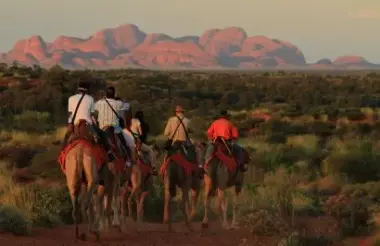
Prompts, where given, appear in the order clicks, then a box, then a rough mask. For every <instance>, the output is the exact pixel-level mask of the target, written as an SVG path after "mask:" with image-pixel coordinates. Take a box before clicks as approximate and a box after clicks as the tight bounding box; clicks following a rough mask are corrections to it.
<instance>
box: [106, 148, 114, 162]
mask: <svg viewBox="0 0 380 246" xmlns="http://www.w3.org/2000/svg"><path fill="white" fill-rule="evenodd" d="M107 158H108V161H110V162H112V161H114V160H116V156H115V155H114V153H113V152H112V151H111V150H108V151H107Z"/></svg>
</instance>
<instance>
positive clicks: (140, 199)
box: [121, 147, 156, 226]
mask: <svg viewBox="0 0 380 246" xmlns="http://www.w3.org/2000/svg"><path fill="white" fill-rule="evenodd" d="M144 154H145V153H143V152H142V151H140V150H139V147H137V148H135V156H136V157H137V158H136V164H135V165H133V166H132V167H131V168H130V170H128V174H127V175H128V177H127V180H126V182H125V183H124V189H123V191H122V193H121V220H122V223H123V224H124V223H125V221H124V219H125V218H126V214H125V212H126V211H125V198H126V195H127V192H128V191H129V195H128V196H127V201H128V202H127V204H128V218H129V219H130V220H131V219H132V202H133V199H134V200H135V202H136V206H137V216H136V221H137V223H138V225H139V226H140V225H141V223H142V222H143V218H144V201H145V198H146V196H147V195H148V193H149V191H150V190H151V189H152V187H153V174H152V169H151V167H150V165H149V164H147V163H148V160H145V158H144V157H145V155H144ZM155 154H156V153H155ZM128 181H129V182H128Z"/></svg>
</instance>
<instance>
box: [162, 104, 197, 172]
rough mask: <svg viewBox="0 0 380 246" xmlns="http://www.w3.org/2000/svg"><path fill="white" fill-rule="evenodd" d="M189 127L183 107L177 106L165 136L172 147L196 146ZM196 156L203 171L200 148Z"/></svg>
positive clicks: (166, 128)
mask: <svg viewBox="0 0 380 246" xmlns="http://www.w3.org/2000/svg"><path fill="white" fill-rule="evenodd" d="M181 122H182V123H181ZM189 126H190V120H189V119H188V118H186V117H185V115H184V109H183V107H182V106H181V105H178V106H176V108H175V116H172V117H170V118H169V120H168V123H167V125H166V127H165V132H164V135H165V136H167V137H169V138H170V139H171V141H172V143H171V146H181V145H182V144H190V145H194V143H193V141H192V140H191V139H190V138H189V133H191V128H190V127H189ZM167 147H168V146H167ZM195 154H196V158H197V162H198V167H199V168H200V169H202V170H203V167H202V161H201V153H199V149H198V148H195Z"/></svg>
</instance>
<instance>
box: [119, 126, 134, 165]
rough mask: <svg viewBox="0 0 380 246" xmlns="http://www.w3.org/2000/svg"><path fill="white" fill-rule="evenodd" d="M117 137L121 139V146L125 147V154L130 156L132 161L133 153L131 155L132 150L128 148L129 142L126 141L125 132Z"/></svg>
mask: <svg viewBox="0 0 380 246" xmlns="http://www.w3.org/2000/svg"><path fill="white" fill-rule="evenodd" d="M116 136H117V137H118V138H119V139H120V142H121V144H122V145H123V147H124V149H125V151H126V153H125V154H126V155H127V156H128V158H129V159H130V160H132V153H131V150H130V148H128V145H127V142H126V141H125V138H124V135H123V132H119V133H116Z"/></svg>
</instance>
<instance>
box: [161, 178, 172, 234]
mask: <svg viewBox="0 0 380 246" xmlns="http://www.w3.org/2000/svg"><path fill="white" fill-rule="evenodd" d="M164 189H165V203H164V222H163V223H164V224H168V230H169V231H172V221H171V220H172V218H171V213H172V208H171V199H172V197H171V194H170V181H169V177H168V176H167V175H165V178H164Z"/></svg>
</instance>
